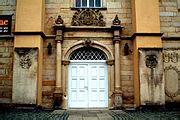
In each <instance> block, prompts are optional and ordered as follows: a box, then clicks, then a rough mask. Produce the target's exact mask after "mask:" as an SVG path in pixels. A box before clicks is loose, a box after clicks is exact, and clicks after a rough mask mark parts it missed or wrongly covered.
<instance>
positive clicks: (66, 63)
mask: <svg viewBox="0 0 180 120" xmlns="http://www.w3.org/2000/svg"><path fill="white" fill-rule="evenodd" d="M69 63H70V61H69V60H62V65H65V66H66V65H69Z"/></svg>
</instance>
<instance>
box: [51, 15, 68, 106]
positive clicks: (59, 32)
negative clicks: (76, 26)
mask: <svg viewBox="0 0 180 120" xmlns="http://www.w3.org/2000/svg"><path fill="white" fill-rule="evenodd" d="M55 23H56V24H55V25H54V30H55V32H56V38H55V41H56V49H57V51H56V87H55V91H54V95H53V98H54V107H61V103H62V96H63V88H62V49H61V48H62V42H63V30H64V27H65V26H64V25H63V20H62V19H61V16H58V18H57V20H56V21H55Z"/></svg>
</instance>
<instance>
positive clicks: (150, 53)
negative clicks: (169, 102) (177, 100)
mask: <svg viewBox="0 0 180 120" xmlns="http://www.w3.org/2000/svg"><path fill="white" fill-rule="evenodd" d="M139 76H140V101H141V105H149V104H150V105H163V104H165V91H164V84H165V83H164V74H163V57H162V49H139Z"/></svg>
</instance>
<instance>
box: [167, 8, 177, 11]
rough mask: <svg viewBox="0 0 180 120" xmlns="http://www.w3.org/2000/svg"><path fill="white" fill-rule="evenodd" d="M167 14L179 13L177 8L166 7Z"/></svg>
mask: <svg viewBox="0 0 180 120" xmlns="http://www.w3.org/2000/svg"><path fill="white" fill-rule="evenodd" d="M166 11H167V12H178V9H177V7H166Z"/></svg>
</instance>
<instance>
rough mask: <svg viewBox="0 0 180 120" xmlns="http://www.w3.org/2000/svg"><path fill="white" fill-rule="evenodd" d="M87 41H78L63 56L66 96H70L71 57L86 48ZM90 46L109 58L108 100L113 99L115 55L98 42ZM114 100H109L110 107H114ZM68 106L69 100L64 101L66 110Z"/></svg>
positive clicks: (91, 43) (93, 42)
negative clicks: (75, 52) (69, 72)
mask: <svg viewBox="0 0 180 120" xmlns="http://www.w3.org/2000/svg"><path fill="white" fill-rule="evenodd" d="M86 42H87V41H86V40H81V41H78V42H76V43H74V44H73V45H71V46H70V47H69V48H68V49H67V50H66V51H65V52H64V56H62V58H63V61H62V64H63V69H64V70H63V86H65V87H63V91H64V94H65V96H68V95H67V94H68V92H67V91H68V84H67V83H68V65H69V62H70V60H69V57H70V55H71V54H72V53H73V52H74V51H75V50H77V49H79V48H82V47H85V46H86ZM88 46H90V47H93V48H96V49H99V50H101V51H102V52H104V53H105V55H106V56H107V61H106V62H107V65H108V93H109V94H108V95H109V96H108V98H112V94H113V91H114V55H113V52H112V51H111V50H110V49H109V48H108V47H107V46H106V45H104V44H102V43H100V42H98V41H90V44H88ZM112 102H113V99H109V102H108V103H109V105H108V107H110V106H112V104H113V103H112ZM67 104H68V100H67V98H66V99H65V100H64V108H67Z"/></svg>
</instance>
